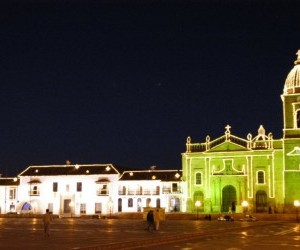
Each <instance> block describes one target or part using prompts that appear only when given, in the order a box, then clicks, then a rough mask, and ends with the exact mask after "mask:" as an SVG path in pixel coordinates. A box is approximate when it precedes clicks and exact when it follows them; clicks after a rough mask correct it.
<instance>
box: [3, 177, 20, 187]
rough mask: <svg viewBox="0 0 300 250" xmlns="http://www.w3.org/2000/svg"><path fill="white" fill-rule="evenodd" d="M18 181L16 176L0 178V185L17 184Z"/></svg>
mask: <svg viewBox="0 0 300 250" xmlns="http://www.w3.org/2000/svg"><path fill="white" fill-rule="evenodd" d="M19 183H20V180H19V179H18V178H0V186H18V185H19Z"/></svg>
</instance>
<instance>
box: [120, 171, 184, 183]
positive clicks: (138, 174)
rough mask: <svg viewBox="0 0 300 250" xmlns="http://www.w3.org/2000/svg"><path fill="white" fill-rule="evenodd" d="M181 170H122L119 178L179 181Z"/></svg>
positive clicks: (124, 179)
mask: <svg viewBox="0 0 300 250" xmlns="http://www.w3.org/2000/svg"><path fill="white" fill-rule="evenodd" d="M181 177H182V170H136V171H124V172H123V173H122V175H121V177H120V179H119V180H121V181H139V180H152V181H153V180H160V181H181Z"/></svg>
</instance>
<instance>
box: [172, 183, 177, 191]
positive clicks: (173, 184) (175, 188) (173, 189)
mask: <svg viewBox="0 0 300 250" xmlns="http://www.w3.org/2000/svg"><path fill="white" fill-rule="evenodd" d="M172 192H178V185H177V183H172Z"/></svg>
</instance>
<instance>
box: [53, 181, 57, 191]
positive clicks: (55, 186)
mask: <svg viewBox="0 0 300 250" xmlns="http://www.w3.org/2000/svg"><path fill="white" fill-rule="evenodd" d="M57 189H58V183H57V182H53V192H57Z"/></svg>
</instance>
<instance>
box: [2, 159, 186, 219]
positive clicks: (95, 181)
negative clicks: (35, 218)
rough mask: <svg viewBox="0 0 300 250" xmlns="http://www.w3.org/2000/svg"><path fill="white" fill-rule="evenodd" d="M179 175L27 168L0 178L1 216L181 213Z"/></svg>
mask: <svg viewBox="0 0 300 250" xmlns="http://www.w3.org/2000/svg"><path fill="white" fill-rule="evenodd" d="M181 177H182V171H181V170H178V171H177V170H155V169H153V170H140V171H124V172H123V173H122V174H121V173H120V172H119V171H118V170H117V169H116V168H115V167H114V166H113V165H112V164H84V165H79V164H76V165H71V164H66V165H46V166H29V167H28V168H27V169H25V170H24V171H23V172H21V173H20V174H19V175H18V178H0V213H2V214H6V213H19V214H25V213H33V214H42V213H44V212H45V210H46V209H49V210H50V211H51V212H52V213H53V214H57V215H59V216H61V217H70V216H71V217H72V216H83V215H95V214H96V215H105V216H107V215H111V214H114V213H121V212H142V211H143V208H144V207H161V208H164V209H165V211H166V212H176V211H183V212H184V211H185V208H184V207H182V204H185V202H183V200H182V199H183V187H184V186H183V182H182V179H181Z"/></svg>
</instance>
